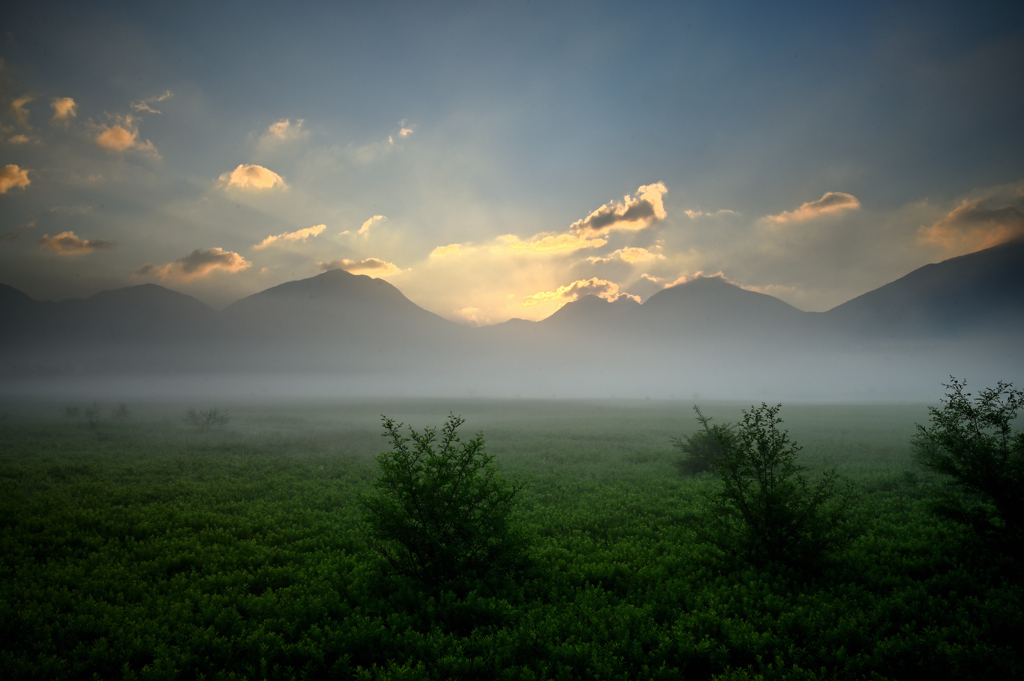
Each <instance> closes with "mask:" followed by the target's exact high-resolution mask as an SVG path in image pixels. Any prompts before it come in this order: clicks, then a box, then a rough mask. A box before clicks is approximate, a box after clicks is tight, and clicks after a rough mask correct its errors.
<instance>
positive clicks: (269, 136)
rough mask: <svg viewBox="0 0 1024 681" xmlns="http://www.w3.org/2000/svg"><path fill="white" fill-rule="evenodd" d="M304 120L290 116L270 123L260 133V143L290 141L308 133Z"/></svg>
mask: <svg viewBox="0 0 1024 681" xmlns="http://www.w3.org/2000/svg"><path fill="white" fill-rule="evenodd" d="M304 125H305V120H303V119H301V118H297V119H295V120H294V121H293V120H292V119H290V118H283V119H281V120H279V121H274V122H273V123H271V124H270V125H269V126H268V127H267V129H266V130H264V131H263V134H261V135H260V144H261V145H267V144H277V143H281V142H292V141H295V140H298V139H301V138H303V137H306V136H308V135H309V131H308V130H306V129H305V127H304Z"/></svg>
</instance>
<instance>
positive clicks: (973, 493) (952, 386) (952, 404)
mask: <svg viewBox="0 0 1024 681" xmlns="http://www.w3.org/2000/svg"><path fill="white" fill-rule="evenodd" d="M943 387H945V388H946V390H947V392H946V396H945V399H944V400H942V406H941V407H929V409H928V412H929V414H930V415H931V424H930V425H929V426H922V425H920V424H918V426H917V435H916V436H915V437H914V439H913V447H914V452H915V455H916V457H917V459H918V461H919V462H920V463H921V464H922V465H924V466H926V467H927V468H930V469H932V470H933V471H936V472H938V473H941V474H943V475H946V476H948V477H949V478H950V480H949V484H950V487H951V489H950V493H949V494H947V495H946V496H945V497H943V498H941V499H939V500H937V501H936V503H935V504H934V508H935V510H936V511H938V512H939V513H941V514H943V515H946V516H947V517H950V518H953V519H954V520H957V521H959V522H961V523H964V524H966V525H969V526H971V527H973V528H974V530H975V531H976V532H977V533H978V534H979V535H982V536H996V537H1001V538H1004V539H1005V540H1008V541H1010V542H1012V543H1013V544H1020V543H1021V540H1022V538H1024V431H1020V432H1016V433H1014V432H1013V430H1012V429H1011V424H1012V423H1013V421H1014V419H1016V418H1017V412H1018V411H1019V410H1020V409H1021V407H1022V406H1024V392H1022V391H1020V390H1015V389H1014V388H1013V384H1011V383H1004V382H1002V381H999V382H998V383H997V384H996V387H995V388H986V389H985V390H982V391H981V392H980V393H978V396H977V397H976V398H974V400H973V401H972V400H971V393H968V392H964V390H965V388H966V387H967V382H966V381H962V382H961V381H958V380H957V379H956V378H954V377H952V376H950V382H949V383H948V384H945V383H944V384H943Z"/></svg>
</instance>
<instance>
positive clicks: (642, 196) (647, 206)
mask: <svg viewBox="0 0 1024 681" xmlns="http://www.w3.org/2000/svg"><path fill="white" fill-rule="evenodd" d="M667 192H668V190H667V189H666V188H665V185H664V183H662V182H656V183H655V184H647V185H643V186H642V187H640V188H639V189H637V191H636V195H635V196H633V197H630V196H629V195H626V196H625V197H624V198H623V200H622V203H608V204H605V205H603V206H601V207H600V208H598V209H597V210H595V211H593V212H592V213H591V214H590V215H588V216H587V217H585V218H584V219H582V220H577V221H576V222H574V223H573V224H572V226H571V227H570V231H571V232H573V233H574V234H579V235H581V236H584V237H595V236H599V235H603V234H608V233H609V232H612V231H618V230H626V231H638V230H641V229H645V228H647V227H649V226H651V225H652V224H653V223H654V222H656V221H658V220H664V219H665V217H666V215H667V213H666V212H665V205H664V203H663V201H662V196H664V194H666V193H667Z"/></svg>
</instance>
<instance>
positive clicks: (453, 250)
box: [427, 244, 462, 259]
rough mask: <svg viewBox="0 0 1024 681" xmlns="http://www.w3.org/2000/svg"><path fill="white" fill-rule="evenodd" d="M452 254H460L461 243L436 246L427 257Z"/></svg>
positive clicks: (442, 256) (445, 256) (443, 256)
mask: <svg viewBox="0 0 1024 681" xmlns="http://www.w3.org/2000/svg"><path fill="white" fill-rule="evenodd" d="M452 255H462V244H448V245H447V246H438V247H437V248H435V249H434V250H432V251H431V252H430V255H429V256H427V257H429V258H434V259H437V258H447V257H448V256H452Z"/></svg>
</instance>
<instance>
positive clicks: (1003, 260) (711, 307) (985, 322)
mask: <svg viewBox="0 0 1024 681" xmlns="http://www.w3.org/2000/svg"><path fill="white" fill-rule="evenodd" d="M0 322H2V323H0V352H2V357H3V365H2V366H0V391H4V392H8V393H17V392H18V391H19V390H25V389H28V388H31V387H32V386H34V385H40V384H41V383H42V382H46V383H47V384H48V385H50V386H60V385H61V384H68V383H70V382H74V381H79V382H82V381H86V382H87V381H90V380H99V379H106V380H112V379H116V378H119V377H120V378H124V377H135V378H140V377H144V378H145V379H146V381H147V384H150V385H154V386H158V385H159V384H160V378H161V377H163V378H164V379H167V378H170V377H176V378H178V379H180V378H181V377H184V376H193V377H202V378H203V381H204V385H209V383H210V381H211V380H213V381H214V383H217V382H229V379H232V380H234V379H238V378H239V377H258V376H262V377H265V378H264V380H263V384H264V385H265V386H266V385H270V387H271V389H272V390H273V388H274V387H275V386H283V385H286V384H289V385H291V386H292V387H291V393H293V394H301V393H302V390H303V389H302V387H301V386H302V384H303V383H302V382H303V381H307V382H308V381H310V380H315V381H317V382H318V384H319V385H320V390H321V392H324V391H326V392H328V393H333V392H336V393H338V394H350V395H355V394H358V393H359V392H361V391H368V390H369V391H371V392H377V393H387V394H392V393H393V394H420V395H433V394H436V395H448V394H480V395H517V394H518V395H540V396H547V395H562V396H569V395H576V396H609V395H618V396H657V397H671V396H675V397H680V396H690V395H692V394H695V393H697V394H701V395H707V396H709V397H737V398H739V397H742V398H747V397H757V396H758V395H764V396H765V397H766V398H774V397H775V396H779V397H786V398H793V397H795V398H798V399H803V398H806V399H833V400H834V399H870V398H874V397H877V398H883V399H889V398H891V399H914V398H917V397H919V396H924V395H925V394H928V395H932V394H935V393H936V390H937V389H941V381H942V380H944V379H948V377H949V375H950V374H953V375H958V376H962V377H968V378H972V379H974V378H979V379H980V380H983V381H989V382H991V381H994V380H1013V379H1015V378H1016V379H1018V380H1020V379H1021V378H1024V353H1022V352H1021V350H1020V346H1021V343H1020V339H1021V338H1024V240H1015V241H1011V242H1008V243H1004V244H1002V245H999V246H995V247H993V248H989V249H986V250H983V251H978V252H976V253H972V254H969V255H965V256H960V257H958V258H953V259H950V260H946V261H944V262H941V263H937V264H933V265H927V266H925V267H922V268H920V269H917V270H915V271H913V272H911V273H909V274H908V275H906V276H905V277H902V278H901V279H898V280H896V281H894V282H892V283H889V284H886V285H885V286H882V287H880V288H878V289H875V290H873V291H870V292H868V293H865V294H864V295H862V296H859V297H857V298H854V299H853V300H850V301H848V302H846V303H844V304H842V305H839V306H837V307H835V308H833V309H831V310H829V311H827V312H822V313H811V312H804V311H801V310H799V309H797V308H795V307H793V306H791V305H788V304H787V303H785V302H783V301H781V300H779V299H777V298H774V297H772V296H769V295H765V294H762V293H757V292H753V291H749V290H745V289H742V288H740V287H738V286H735V285H733V284H731V283H729V282H728V281H726V280H725V279H723V278H720V277H703V278H697V279H694V280H692V281H688V282H686V283H683V284H679V285H677V286H673V287H671V288H666V289H663V290H662V291H660V292H658V293H656V294H655V295H653V296H651V297H650V298H649V299H648V300H647V301H646V302H644V303H643V304H642V305H641V304H639V303H637V302H635V301H634V300H631V299H628V298H625V297H621V298H619V299H618V300H616V301H614V302H609V301H607V300H604V299H602V298H598V297H595V296H584V297H582V298H580V299H579V300H576V301H573V302H570V303H567V304H566V305H564V306H563V307H562V308H561V309H559V310H558V311H557V312H556V313H554V314H553V315H551V316H550V317H548V318H547V319H544V320H542V321H539V322H528V321H524V320H510V321H508V322H504V323H502V324H496V325H493V326H489V327H481V328H473V327H468V326H464V325H461V324H457V323H455V322H451V321H449V320H446V319H444V318H442V317H439V316H438V315H435V314H433V313H431V312H428V311H427V310H424V309H423V308H420V307H419V306H417V305H416V304H414V303H413V302H412V301H410V300H409V299H408V298H406V297H405V296H404V295H403V294H402V293H401V292H400V291H399V290H398V289H397V288H395V287H394V286H392V285H391V284H389V283H387V282H385V281H383V280H380V279H373V278H370V277H367V276H365V275H353V274H350V273H348V272H345V271H343V270H331V271H328V272H325V273H323V274H320V275H318V276H315V277H311V278H309V279H303V280H300V281H292V282H288V283H285V284H281V285H279V286H275V287H273V288H270V289H267V290H265V291H262V292H260V293H256V294H254V295H251V296H249V297H247V298H243V299H242V300H239V301H237V302H235V303H233V304H231V305H229V306H228V307H226V308H225V309H223V310H220V311H215V310H213V309H211V308H210V307H208V306H207V305H205V304H204V303H202V302H200V301H199V300H196V299H195V298H192V297H190V296H187V295H184V294H181V293H177V292H174V291H171V290H169V289H166V288H163V287H161V286H157V285H154V284H144V285H140V286H132V287H128V288H123V289H118V290H113V291H103V292H101V293H97V294H95V295H93V296H91V297H89V298H86V299H76V300H65V301H61V302H42V301H36V300H33V299H32V298H30V297H29V296H27V295H25V294H24V293H22V292H21V291H18V290H17V289H14V288H12V287H10V286H6V285H3V284H0ZM966 374H970V376H967V375H966ZM972 382H973V381H972ZM154 390H155V391H157V392H158V391H159V390H158V389H157V388H154Z"/></svg>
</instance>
